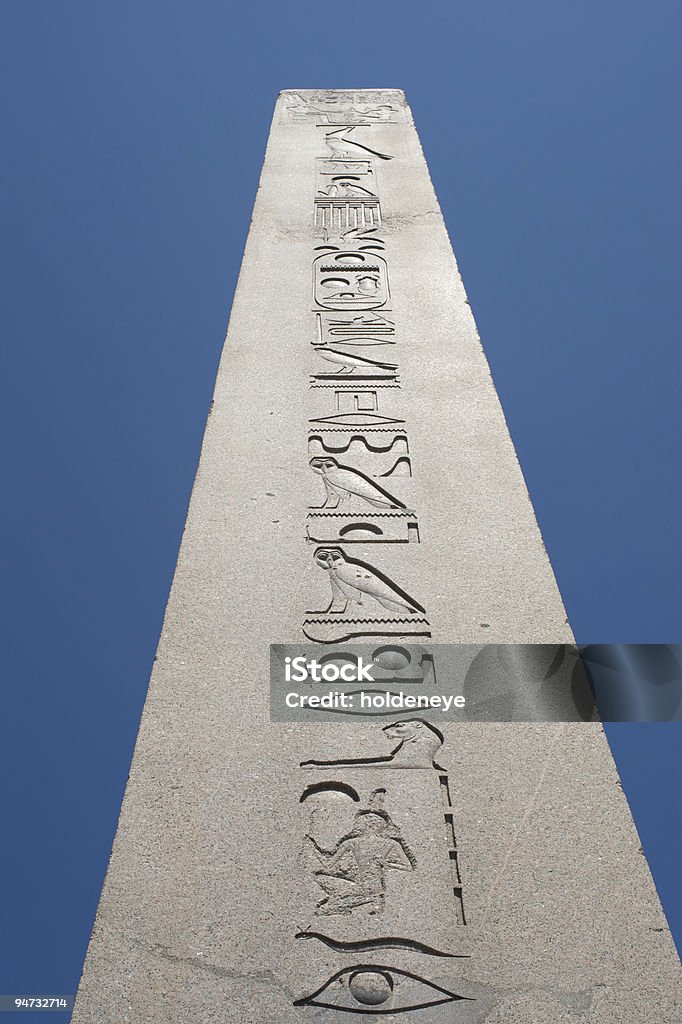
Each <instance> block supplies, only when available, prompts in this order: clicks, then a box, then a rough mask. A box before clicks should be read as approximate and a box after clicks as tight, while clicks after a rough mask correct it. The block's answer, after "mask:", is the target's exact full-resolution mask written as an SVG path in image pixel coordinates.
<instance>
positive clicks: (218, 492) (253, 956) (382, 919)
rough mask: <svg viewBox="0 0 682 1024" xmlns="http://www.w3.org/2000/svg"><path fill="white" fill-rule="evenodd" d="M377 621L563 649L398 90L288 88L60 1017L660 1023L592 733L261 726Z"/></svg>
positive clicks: (377, 632) (632, 859)
mask: <svg viewBox="0 0 682 1024" xmlns="http://www.w3.org/2000/svg"><path fill="white" fill-rule="evenodd" d="M463 201H466V197H463ZM376 637H378V638H381V639H383V640H385V642H386V645H387V647H389V648H390V647H391V645H394V646H399V644H400V642H401V641H407V640H409V641H412V640H413V639H415V638H417V639H418V642H419V643H424V644H428V642H429V640H431V641H433V642H454V641H462V642H467V643H472V644H478V643H487V642H499V643H505V642H507V643H533V642H538V643H562V642H570V641H571V640H572V636H571V632H570V628H569V626H568V624H567V621H566V615H565V611H564V608H563V606H562V602H561V598H560V595H559V592H558V590H557V586H556V583H555V580H554V577H553V574H552V570H551V567H550V564H549V562H548V559H547V556H546V553H545V550H544V547H543V544H542V538H541V536H540V533H539V530H538V527H537V524H536V521H535V517H534V514H533V510H532V507H531V504H530V501H529V498H528V494H527V491H526V488H525V485H524V481H523V477H522V474H521V471H520V468H519V466H518V463H517V460H516V456H515V453H514V449H513V446H512V443H511V440H510V437H509V434H508V431H507V428H506V425H505V421H504V417H503V413H502V410H501V408H500V405H499V402H498V399H497V396H496V392H495V388H494V385H493V382H492V380H491V376H490V372H489V369H488V366H487V363H486V360H485V356H484V353H483V350H482V347H481V343H480V339H479V337H478V334H477V331H476V325H475V323H474V320H473V317H472V314H471V310H470V308H469V305H468V302H467V298H466V293H465V291H464V287H463V285H462V282H461V279H460V277H459V274H458V270H457V265H456V263H455V259H454V256H453V253H452V249H451V246H450V242H449V240H448V237H447V234H446V231H445V227H444V224H443V220H442V217H441V213H440V210H439V207H438V203H437V200H436V197H435V194H434V191H433V188H432V185H431V182H430V179H429V175H428V171H427V167H426V164H425V161H424V158H423V155H422V151H421V148H420V145H419V140H418V137H417V134H416V132H415V129H414V126H413V124H412V118H411V115H410V111H409V108H408V106H407V104H406V101H405V98H404V95H403V94H402V92H400V91H398V90H379V91H362V90H357V91H353V92H338V91H336V92H315V91H306V90H299V91H296V90H289V91H287V92H284V93H283V94H281V95H280V97H279V99H278V102H277V107H276V111H275V117H274V120H273V126H272V131H271V134H270V139H269V143H268V148H267V154H266V158H265V164H264V168H263V173H262V178H261V182H260V188H259V191H258V196H257V200H256V204H255V209H254V214H253V222H252V226H251V231H250V234H249V239H248V244H247V248H246V252H245V256H244V262H243V266H242V270H241V274H240V278H239V284H238V287H237V292H236V296H235V300H234V305H233V309H232V315H231V319H230V326H229V330H228V335H227V339H226V343H225V348H224V352H223V356H222V359H221V363H220V368H219V371H218V376H217V381H216V388H215V394H214V401H213V405H212V408H211V412H210V415H209V418H208V422H207V427H206V433H205V438H204V443H203V448H202V454H201V461H200V465H199V469H198V472H197V477H196V481H195V486H194V490H193V494H192V500H191V505H190V510H189V515H188V521H187V526H186V530H185V534H184V537H183V541H182V547H181V550H180V553H179V557H178V563H177V568H176V573H175V578H174V582H173V587H172V591H171V595H170V599H169V603H168V607H167V611H166V616H165V621H164V625H163V631H162V635H161V639H160V643H159V648H158V655H157V659H156V662H155V665H154V670H153V674H152V678H151V683H150V688H149V694H148V698H147V702H146V705H145V709H144V713H143V717H142V722H141V726H140V732H139V737H138V741H137V746H136V750H135V755H134V759H133V764H132V768H131V772H130V779H129V782H128V786H127V790H126V794H125V799H124V802H123V807H122V811H121V817H120V821H119V826H118V831H117V835H116V841H115V844H114V848H113V852H112V856H111V861H110V864H109V869H108V872H107V877H106V881H105V885H104V889H103V892H102V897H101V901H100V905H99V910H98V914H97V920H96V923H95V927H94V930H93V934H92V940H91V943H90V947H89V950H88V955H87V959H86V964H85V969H84V973H83V977H82V981H81V985H80V989H79V993H78V997H77V1002H76V1008H75V1011H74V1015H73V1020H74V1022H75V1024H121V1022H126V1024H127V1022H131V1024H168V1022H173V1024H196V1022H197V1021H201V1022H202V1024H208V1022H212V1021H215V1022H221V1024H227V1022H230V1024H232V1022H234V1024H251V1022H253V1024H275V1022H277V1024H288V1022H291V1024H293V1022H296V1024H303V1022H305V1021H314V1022H329V1024H331V1022H350V1021H357V1020H358V1019H359V1018H360V1019H361V1018H362V1016H363V1015H364V1016H371V1017H372V1018H374V1019H384V1020H396V1021H397V1020H406V1021H408V1020H409V1021H414V1022H415V1024H424V1022H445V1021H448V1022H457V1021H462V1022H479V1021H486V1022H487V1024H502V1022H504V1024H531V1022H532V1024H562V1022H570V1024H578V1022H586V1024H587V1022H589V1024H623V1022H633V1024H634V1022H637V1024H647V1022H652V1024H653V1022H656V1024H675V1022H679V1021H680V1020H681V1019H682V1012H681V1010H680V989H679V974H678V972H679V964H678V961H677V957H676V955H675V952H674V948H673V945H672V941H671V938H670V935H669V932H668V929H667V926H666V922H665V919H664V916H663V914H662V911H661V907H660V905H659V901H658V898H657V896H656V892H655V889H654V886H653V883H652V880H651V877H650V874H649V872H648V869H647V865H646V862H645V860H644V858H643V856H642V854H641V851H640V849H639V844H638V839H637V834H636V831H635V828H634V825H633V823H632V820H631V817H630V814H629V811H628V807H627V804H626V801H625V799H624V796H623V793H622V790H621V787H620V784H619V780H618V776H617V773H616V770H615V766H614V764H613V761H612V758H611V756H610V753H609V749H608V746H607V743H606V740H605V738H604V735H603V730H602V728H601V726H599V725H598V724H594V723H589V724H588V723H570V724H542V723H540V724H523V725H521V724H494V723H484V724H480V723H465V724H457V725H449V724H443V723H439V727H438V729H434V728H433V727H432V726H431V725H430V724H429V723H428V722H421V723H417V722H415V721H414V720H410V719H408V718H405V719H404V720H402V722H401V720H400V718H399V717H396V718H395V719H382V720H381V721H376V720H375V719H372V720H367V721H364V720H361V719H360V720H353V721H349V720H348V719H341V718H340V719H339V721H338V722H335V723H331V724H322V723H319V722H317V723H313V722H311V723H310V724H305V723H304V724H301V723H273V722H271V721H270V718H269V708H268V680H269V652H268V645H269V644H270V643H298V642H301V643H303V642H305V641H306V638H309V639H312V640H315V641H317V642H321V643H324V644H328V645H330V649H331V647H332V646H333V645H334V644H335V643H343V644H346V645H347V644H348V643H352V642H353V641H354V640H355V641H357V642H362V641H363V640H364V642H368V640H369V641H373V639H374V638H376ZM391 649H392V648H391ZM386 726H388V727H389V728H388V730H387V729H386ZM397 748H400V752H399V753H397V754H395V755H394V753H393V752H394V751H395V750H396V749H397ZM391 758H393V760H391ZM304 762H308V763H307V764H305V763H304ZM310 762H313V763H310Z"/></svg>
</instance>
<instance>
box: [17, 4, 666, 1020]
mask: <svg viewBox="0 0 682 1024" xmlns="http://www.w3.org/2000/svg"><path fill="white" fill-rule="evenodd" d="M2 21H3V22H4V27H3V31H2V32H1V35H2V42H1V43H0V46H1V48H2V67H3V70H2V75H3V79H4V83H3V84H4V88H3V90H2V94H3V97H4V98H3V103H4V110H3V115H2V118H3V123H4V128H3V138H4V143H3V148H4V158H3V164H4V167H3V174H4V176H5V181H4V187H3V189H2V221H3V239H4V242H3V250H2V260H3V267H2V290H3V293H4V299H3V313H2V317H3V339H4V344H3V350H4V351H3V363H4V369H3V381H4V383H3V392H4V396H3V400H2V417H3V420H4V421H5V422H4V432H3V436H4V437H5V438H9V440H10V444H9V449H10V450H9V453H7V452H5V455H4V457H5V459H6V462H7V464H6V466H5V468H4V471H3V476H2V479H3V481H4V482H5V498H4V502H3V506H2V518H3V524H2V529H3V537H4V540H5V543H4V545H3V555H4V562H5V571H4V573H3V578H4V580H5V581H9V585H8V586H7V585H6V586H5V607H4V612H3V617H2V622H3V626H4V630H5V639H4V641H3V646H2V653H3V656H4V657H5V658H6V659H7V660H8V667H7V669H6V670H5V672H4V674H3V677H4V680H5V700H4V709H3V726H4V727H5V729H6V732H7V735H6V737H5V738H4V739H3V742H2V757H3V759H4V760H5V762H6V767H5V773H4V781H3V801H4V805H5V806H4V808H3V812H2V822H3V843H2V847H3V849H2V856H3V860H4V861H5V866H4V867H3V875H4V878H3V882H2V889H1V893H2V895H1V897H0V898H1V900H2V912H3V918H4V920H5V923H4V925H3V929H2V943H3V945H6V946H7V947H8V948H7V949H6V950H5V951H3V954H2V955H1V956H0V963H1V964H2V967H1V970H2V973H3V975H4V976H3V977H2V978H1V979H0V991H1V992H12V991H27V992H35V991H38V992H49V991H56V992H59V993H62V992H70V991H73V990H74V989H75V987H76V984H77V980H78V976H79V972H80V967H81V963H82V959H83V956H84V952H85V946H86V943H87V939H88V936H89V932H90V927H91V923H92V919H93V915H94V912H95V908H96V903H97V898H98V894H99V889H100V886H101V883H102V878H103V873H104V870H105V866H106V861H107V857H108V851H109V846H110V843H111V839H112V836H113V831H114V828H115V822H116V815H117V812H118V807H119V803H120V799H121V795H122V791H123V787H124V784H125V778H126V774H127V768H128V763H129V760H130V756H131V752H132V745H133V742H134V736H135V732H136V727H137V722H138V718H139V713H140V710H141V706H142V703H143V700H144V695H145V689H146V685H147V681H148V677H149V672H150V668H151V664H152V660H153V657H154V651H155V647H156V643H157V639H158V634H159V630H160V626H161V621H162V616H163V611H164V605H165V601H166V597H167V593H168V588H169V585H170V581H171V575H172V571H173V567H174V563H175V557H176V554H177V549H178V545H179V541H180V536H181V531H182V527H183V522H184V518H185V512H186V506H187V502H188V497H189V493H190V488H191V484H192V480H193V476H194V472H195V468H196V464H197V459H198V454H199V447H200V442H201V436H202V432H203V426H204V421H205V417H206V414H207V410H208V406H209V402H210V398H211V391H212V386H213V379H214V375H215V371H216V367H217V363H218V358H219V354H220V349H221V345H222V339H223V336H224V332H225V327H226V322H227V315H228V311H229V306H230V301H231V297H232V292H233V288H234V285H235V281H236V276H237V273H238V270H239V264H240V260H241V254H242V249H243V245H244V241H245V237H246V232H247V228H248V223H249V216H250V211H251V207H252V203H253V198H254V193H255V189H256V184H257V180H258V174H259V170H260V165H261V161H262V157H263V151H264V146H265V141H266V138H267V133H268V128H269V121H270V117H271V113H272V107H273V103H274V100H275V96H276V93H277V92H278V90H279V89H282V88H296V87H299V88H300V87H343V86H356V87H358V86H360V87H362V86H365V87H371V86H397V87H402V88H404V89H405V90H406V91H407V94H408V99H409V100H410V103H411V105H412V108H413V112H414V115H415V118H416V121H417V125H418V128H419V131H420V134H421V138H422V142H423V145H424V149H425V152H426V156H427V159H428V161H429V164H430V168H431V173H432V176H433V179H434V183H435V185H436V189H437V191H438V194H439V197H440V201H441V204H442V207H443V211H444V214H445V218H446V221H447V225H448V229H449V231H450V234H451V238H452V241H453V245H454V247H455V251H456V253H457V256H458V259H459V262H460V267H461V270H462V273H463V276H464V280H465V284H466V287H467V290H468V293H469V297H470V300H471V303H472V307H473V309H474V313H475V315H476V318H477V321H478V326H479V329H480V332H481V335H482V338H483V341H484V344H485V348H486V352H487V355H488V358H489V360H490V363H491V367H492V370H493V374H494V378H495V382H496V384H497V387H498V390H499V393H500V397H501V399H502V402H503V405H504V408H505V411H506V414H507V417H508V421H509V425H510V428H511V431H512V434H513V437H514V441H515V443H516V446H517V450H518V453H519V457H520V460H521V464H522V466H523V469H524V472H525V474H526V480H527V483H528V486H529V489H530V493H531V496H532V499H533V502H534V505H535V508H536V511H537V515H538V518H539V521H540V525H541V528H542V531H543V535H544V538H545V542H546V545H547V548H548V550H549V553H550V556H551V559H552V562H553V565H554V568H555V571H556V574H557V577H558V581H559V585H560V588H561V592H562V594H563V597H564V600H565V603H566V606H567V609H568V613H569V617H570V621H571V623H572V625H573V628H574V631H575V634H576V636H577V639H578V640H579V641H582V642H588V641H601V642H609V641H638V642H668V641H674V640H680V610H681V607H682V600H681V586H680V578H681V572H680V570H681V568H682V565H681V562H682V555H681V549H680V541H679V521H680V507H681V506H682V500H681V499H682V484H681V479H680V454H679V453H680V448H681V440H682V439H681V436H680V435H681V433H682V429H681V426H682V415H681V413H680V383H679V382H680V377H681V372H682V354H681V352H680V338H679V334H680V331H679V320H680V315H679V305H680V300H679V295H680V279H681V273H680V271H681V266H680V264H681V256H680V252H681V246H680V238H682V224H681V223H680V220H681V217H680V197H679V192H680V185H679V182H680V180H681V177H682V175H681V173H680V172H681V168H680V162H681V161H680V156H681V152H682V142H681V137H680V132H679V109H678V103H679V91H680V73H679V63H680V62H679V39H680V37H681V35H682V7H681V6H680V4H679V3H673V2H669V3H665V2H659V0H653V2H651V0H650V2H646V3H645V2H639V3H632V2H628V0H620V2H615V0H596V2H595V0H589V2H587V0H577V2H572V3H570V4H567V3H547V2H546V0H531V2H529V0H518V2H514V3H512V2H490V3H466V4H464V3H460V2H458V0H452V2H443V0H422V2H420V3H416V4H415V3H406V2H404V0H392V2H390V3H388V2H385V0H376V2H374V3H365V4H360V3H357V2H354V0H346V2H345V3H343V4H339V3H336V4H333V3H331V4H330V3H328V4H312V3H309V2H295V0H292V2H289V3H286V4H284V3H282V4H278V5H270V4H268V3H263V2H261V3H252V4H229V3H226V2H225V0H220V2H218V0H215V2H206V0H194V2H192V3H190V2H185V3H178V2H174V0H163V2H162V0H158V2H149V0H135V2H130V0H124V2H117V3H115V4H106V3H92V0H88V2H85V0H81V2H78V0H60V2H59V3H55V2H54V0H33V2H31V3H26V2H25V0H9V2H6V3H5V4H4V5H3V10H2ZM5 447H7V445H5ZM610 738H611V741H612V744H613V747H614V750H615V753H616V755H617V758H618V763H619V767H620V769H621V772H622V775H623V779H624V783H625V788H626V792H627V794H628V797H629V799H630V801H631V804H632V807H633V810H634V812H635V815H636V818H637V823H638V826H639V828H640V833H641V836H642V842H643V845H644V848H645V851H646V853H647V855H648V856H649V859H650V863H651V866H652V870H653V872H654V876H655V878H656V881H657V884H658V886H659V889H660V892H661V895H662V897H663V898H664V902H665V906H666V909H667V912H668V914H669V918H670V921H671V924H672V925H673V927H674V928H675V930H676V934H677V936H678V940H679V938H680V936H681V935H682V901H681V896H680V893H681V886H680V872H679V864H680V863H681V862H682V840H681V838H680V832H679V829H678V828H677V827H675V826H674V821H675V815H676V814H677V820H678V821H679V812H680V795H679V794H680V791H681V788H682V786H681V783H682V777H681V773H680V765H679V761H680V758H679V739H680V727H679V726H677V727H675V726H623V727H620V728H618V729H616V728H612V729H611V730H610ZM675 744H677V752H678V753H677V756H676V751H675ZM61 1016H62V1015H55V1016H54V1017H53V1018H52V1019H53V1020H55V1021H58V1020H59V1019H60V1017H61ZM23 1019H24V1020H27V1019H30V1017H29V1015H25V1016H24V1017H23ZM6 1020H7V1021H8V1024H9V1021H10V1015H8V1017H7V1018H6Z"/></svg>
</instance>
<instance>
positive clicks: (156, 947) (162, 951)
mask: <svg viewBox="0 0 682 1024" xmlns="http://www.w3.org/2000/svg"><path fill="white" fill-rule="evenodd" d="M132 941H133V944H134V945H136V946H138V947H141V948H142V949H144V950H145V951H146V952H147V953H150V954H151V955H152V956H159V957H161V959H162V960H167V961H168V962H169V963H172V964H184V965H185V966H187V967H191V968H193V969H195V970H201V971H205V972H206V973H207V974H212V975H213V977H215V978H222V979H224V980H226V981H251V982H254V983H255V984H257V985H265V986H266V987H268V988H272V989H275V990H276V991H280V992H283V993H284V995H285V996H286V997H287V999H289V1000H290V1001H291V1002H292V1003H293V1002H294V999H295V998H296V997H295V995H294V994H293V993H292V992H291V991H289V989H287V988H286V987H285V986H284V985H283V984H282V983H281V982H280V981H279V980H278V979H277V978H276V977H275V975H274V974H273V972H272V971H269V970H263V971H254V972H253V973H248V972H245V971H237V970H234V969H233V968H230V967H221V966H220V964H213V963H208V962H206V961H205V960H202V959H201V957H197V956H182V955H181V954H179V953H172V952H171V951H170V950H169V949H168V947H167V946H164V945H162V944H161V943H160V942H155V943H153V944H150V943H148V942H143V941H142V940H139V939H136V940H132Z"/></svg>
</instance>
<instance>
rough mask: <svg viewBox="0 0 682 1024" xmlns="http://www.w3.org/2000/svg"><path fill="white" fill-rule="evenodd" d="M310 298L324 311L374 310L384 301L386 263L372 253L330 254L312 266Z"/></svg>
mask: <svg viewBox="0 0 682 1024" xmlns="http://www.w3.org/2000/svg"><path fill="white" fill-rule="evenodd" d="M313 295H314V298H315V302H316V303H317V304H318V306H322V307H323V308H324V309H378V308H379V307H380V306H385V305H386V303H387V302H388V297H389V291H388V270H387V267H386V261H385V260H384V259H382V257H381V256H378V255H377V254H376V253H374V252H371V253H370V252H331V253H323V254H322V255H321V256H318V257H317V259H316V260H315V261H314V263H313Z"/></svg>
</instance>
